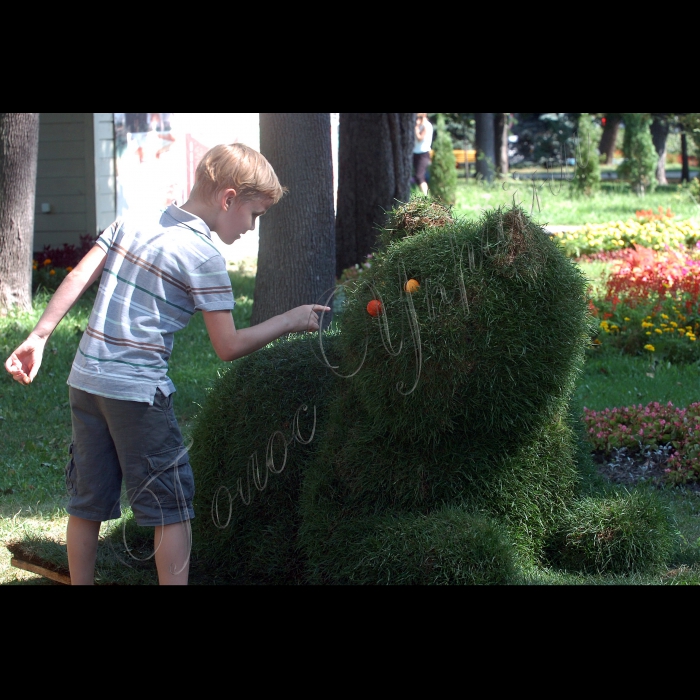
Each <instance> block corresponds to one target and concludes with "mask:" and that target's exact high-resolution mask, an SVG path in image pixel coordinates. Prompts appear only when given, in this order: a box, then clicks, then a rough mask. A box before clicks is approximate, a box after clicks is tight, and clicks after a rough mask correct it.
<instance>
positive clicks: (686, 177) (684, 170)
mask: <svg viewBox="0 0 700 700" xmlns="http://www.w3.org/2000/svg"><path fill="white" fill-rule="evenodd" d="M681 182H690V167H689V164H688V137H687V136H686V134H685V131H683V132H682V133H681Z"/></svg>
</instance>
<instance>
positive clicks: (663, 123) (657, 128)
mask: <svg viewBox="0 0 700 700" xmlns="http://www.w3.org/2000/svg"><path fill="white" fill-rule="evenodd" d="M651 116H652V120H651V127H650V129H651V140H652V142H653V144H654V148H655V149H656V154H657V155H658V157H659V160H658V162H657V164H656V181H657V182H658V183H659V184H660V185H668V180H667V179H666V139H667V138H668V131H669V127H670V124H669V117H670V115H669V114H652V115H651Z"/></svg>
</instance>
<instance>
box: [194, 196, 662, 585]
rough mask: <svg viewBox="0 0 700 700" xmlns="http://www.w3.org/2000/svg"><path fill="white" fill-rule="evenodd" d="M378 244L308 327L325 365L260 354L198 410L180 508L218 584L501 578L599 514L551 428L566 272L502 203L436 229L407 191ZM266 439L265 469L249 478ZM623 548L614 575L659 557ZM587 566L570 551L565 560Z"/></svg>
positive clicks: (574, 329)
mask: <svg viewBox="0 0 700 700" xmlns="http://www.w3.org/2000/svg"><path fill="white" fill-rule="evenodd" d="M382 240H383V241H384V243H385V246H386V247H385V248H384V249H383V250H382V251H380V252H378V254H377V255H376V256H375V259H374V261H373V264H372V267H371V268H370V269H369V270H368V271H366V272H365V273H363V275H362V277H361V278H360V279H359V280H358V281H357V282H356V283H355V284H354V285H350V286H349V287H348V288H347V290H346V295H347V296H346V299H345V303H344V308H343V310H342V312H341V314H340V317H339V320H338V331H335V332H333V333H330V334H325V335H326V338H325V346H326V348H327V350H326V353H327V354H326V362H322V361H321V360H322V357H321V354H320V353H319V351H318V349H315V348H314V345H312V344H310V343H309V342H308V341H307V340H305V339H295V338H293V339H290V340H288V341H284V342H278V343H275V344H272V345H270V346H268V348H265V349H264V350H262V351H260V352H259V353H257V354H256V355H255V356H253V357H251V358H248V359H247V361H246V362H239V363H237V365H236V368H235V369H234V370H232V371H231V372H229V373H227V374H226V375H224V376H223V377H222V378H221V379H220V380H219V382H218V383H217V386H215V388H214V389H213V390H212V392H211V393H210V394H209V395H208V396H207V400H206V402H205V404H204V406H203V410H202V412H201V413H200V414H199V415H198V416H197V419H196V424H195V429H194V432H193V435H194V439H195V445H196V447H194V448H193V452H192V457H193V466H194V468H195V478H196V481H197V483H198V484H199V489H200V496H199V500H198V503H197V507H198V511H199V512H200V513H202V512H204V513H205V514H208V513H209V512H211V516H212V517H209V516H208V515H207V516H206V517H205V518H204V519H199V520H198V521H195V542H196V543H197V547H198V551H199V555H200V556H202V557H204V558H205V559H207V560H208V561H211V562H212V563H214V562H216V566H217V567H218V568H219V571H229V572H230V573H231V575H232V577H234V578H235V579H240V578H241V577H245V576H250V577H251V578H252V579H253V580H256V581H262V582H294V583H326V584H344V583H362V584H378V583H392V582H401V583H420V584H425V583H466V582H470V583H477V582H478V583H504V582H509V581H512V580H514V578H518V577H520V578H522V577H524V576H525V573H524V572H525V571H527V570H528V569H529V568H531V567H535V566H537V565H538V564H541V563H542V562H544V561H545V553H546V552H548V551H549V550H548V549H547V547H550V548H551V545H550V543H551V542H552V541H554V540H555V535H556V533H560V532H562V531H563V530H564V529H565V528H566V527H567V526H568V525H569V524H571V523H573V524H574V525H575V524H576V523H577V522H578V519H577V514H578V513H581V508H582V505H581V504H585V503H588V502H589V501H590V502H593V503H597V500H596V499H597V498H599V496H598V495H597V494H596V491H595V489H594V480H592V479H590V478H589V477H590V472H591V469H590V459H589V457H588V456H586V458H585V459H581V457H582V450H581V444H580V436H579V435H578V434H577V431H576V430H575V428H574V425H573V424H572V422H571V421H570V418H569V411H570V400H571V398H572V395H573V392H574V390H575V385H576V381H577V380H578V378H579V376H580V373H581V372H582V367H583V362H584V354H585V348H586V347H587V345H588V342H589V338H590V333H591V326H590V319H589V316H588V312H587V305H586V294H585V292H586V286H587V280H586V278H585V277H584V275H583V274H582V273H581V270H580V269H579V267H578V266H577V265H575V264H574V263H573V262H572V261H570V260H569V259H568V258H566V257H565V256H564V255H563V254H562V252H561V250H560V248H559V247H558V246H557V245H556V244H555V243H554V242H553V241H552V240H551V239H550V237H549V236H548V235H547V234H546V233H545V232H544V231H543V230H542V229H541V228H540V227H539V226H538V225H537V224H535V223H534V222H533V221H531V220H530V219H529V218H528V217H527V215H526V214H525V213H524V212H523V211H522V210H521V209H518V208H514V209H501V208H496V209H492V210H489V211H487V212H485V213H484V214H483V215H482V216H481V217H480V218H479V219H478V220H476V221H475V220H470V219H454V218H453V217H452V216H450V215H449V212H447V211H446V210H442V212H441V210H440V208H439V207H437V206H436V205H434V204H431V203H430V202H429V201H427V200H426V199H424V198H416V199H414V200H412V202H410V203H409V204H408V205H404V206H403V207H400V208H399V209H397V210H395V211H394V212H392V220H391V223H390V225H389V226H388V227H387V229H386V230H385V231H384V232H383V234H382ZM407 279H415V280H417V281H418V282H419V283H420V287H419V288H418V289H417V290H416V291H414V292H413V293H412V294H408V293H406V292H404V285H405V283H406V281H407ZM372 300H378V301H380V302H381V305H382V313H380V314H379V315H376V316H372V315H370V314H368V313H367V306H368V302H370V301H372ZM322 338H323V337H322ZM302 403H304V404H307V405H310V404H313V405H315V406H316V407H317V409H318V408H319V407H321V410H320V411H319V413H318V415H319V416H320V417H319V419H318V422H317V426H316V431H317V432H316V434H315V436H314V439H313V441H312V442H311V443H310V444H308V445H303V446H302V445H300V444H298V441H295V440H294V439H293V437H292V436H291V435H292V434H291V433H290V427H289V426H290V425H291V424H292V423H293V416H294V415H295V411H296V410H297V408H298V407H299V405H300V404H302ZM276 431H279V432H276ZM274 435H279V436H280V437H279V438H278V449H279V450H282V449H283V446H284V443H286V444H287V447H288V448H289V450H288V455H287V463H286V466H285V469H284V471H283V473H282V474H279V473H277V472H278V469H277V468H276V467H275V468H272V466H271V465H270V466H269V467H268V468H267V469H266V468H265V460H264V457H263V455H264V454H265V453H266V446H267V445H269V444H271V445H274V444H275V443H274V437H272V440H271V436H274ZM276 454H279V453H276ZM256 465H257V466H256ZM249 484H252V485H249ZM621 498H622V500H623V501H624V497H621ZM586 499H588V500H586ZM623 505H624V503H623ZM601 507H602V508H604V507H605V506H601ZM630 508H631V506H630ZM623 510H624V508H623ZM638 522H639V525H640V530H639V532H637V533H636V537H637V539H636V540H635V541H636V542H638V543H640V547H642V548H644V542H645V539H646V540H647V545H648V546H647V547H646V549H649V548H651V549H654V548H656V550H658V551H662V550H663V551H666V550H664V546H665V544H664V543H665V542H666V540H665V539H664V537H665V536H666V535H665V532H661V530H660V529H657V530H653V529H649V528H646V526H645V522H644V521H643V518H640V519H639V521H638ZM456 523H462V526H461V527H457V529H456V530H455V528H456ZM230 527H233V530H232V531H231V532H227V530H228V528H230ZM629 527H630V528H634V527H635V525H634V520H633V519H632V520H630V523H629ZM233 533H235V534H233ZM662 540H663V542H662ZM550 556H551V552H550ZM625 556H626V557H627V559H626V561H629V558H630V557H632V558H635V557H636V559H635V565H634V567H632V569H631V570H632V571H645V570H647V569H649V568H650V567H652V566H656V564H657V563H658V562H657V560H656V559H654V560H653V561H651V560H649V559H648V558H645V556H646V555H643V554H640V553H639V552H638V550H637V548H636V546H635V547H633V548H632V550H631V552H627V553H626V554H625ZM660 556H661V555H660ZM598 562H599V553H598V552H597V551H588V552H587V553H585V552H584V554H582V555H581V556H580V557H579V558H578V559H577V562H576V567H574V568H576V569H577V570H578V571H580V572H581V573H582V574H586V573H588V571H589V569H590V567H591V566H592V567H594V568H595V567H596V566H597V565H598ZM567 567H569V568H570V567H571V563H570V561H569V560H567ZM597 570H598V569H596V571H597Z"/></svg>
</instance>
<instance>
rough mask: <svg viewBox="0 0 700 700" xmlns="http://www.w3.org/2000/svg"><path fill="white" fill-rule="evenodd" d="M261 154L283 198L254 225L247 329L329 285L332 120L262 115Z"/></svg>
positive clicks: (318, 299) (319, 299) (315, 298)
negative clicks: (253, 266) (282, 190)
mask: <svg viewBox="0 0 700 700" xmlns="http://www.w3.org/2000/svg"><path fill="white" fill-rule="evenodd" d="M260 152H261V153H262V154H263V155H264V156H265V157H266V158H267V159H268V160H269V161H270V163H271V165H272V167H273V168H274V169H275V172H276V173H277V176H278V178H279V180H280V182H281V183H282V185H284V186H285V187H287V188H288V189H289V192H288V194H286V195H285V196H284V197H282V199H281V200H280V201H279V202H278V203H277V204H276V205H275V206H273V207H271V208H270V210H269V211H268V212H267V213H266V214H265V216H263V217H261V219H260V241H259V244H258V246H259V247H258V270H257V275H256V277H255V301H254V303H253V313H252V317H251V324H253V325H255V324H257V323H260V322H261V321H265V320H266V319H268V318H271V317H272V316H276V315H277V314H280V313H283V312H284V311H287V310H288V309H290V308H292V307H295V306H300V305H302V304H314V303H324V302H325V301H326V299H327V297H328V295H329V294H330V293H331V292H332V291H333V288H334V286H335V276H334V271H335V226H334V211H333V156H332V152H331V121H330V114H317V113H276V114H271V113H261V114H260ZM325 321H326V322H325V323H324V326H326V327H327V325H328V323H330V314H327V315H326V317H325Z"/></svg>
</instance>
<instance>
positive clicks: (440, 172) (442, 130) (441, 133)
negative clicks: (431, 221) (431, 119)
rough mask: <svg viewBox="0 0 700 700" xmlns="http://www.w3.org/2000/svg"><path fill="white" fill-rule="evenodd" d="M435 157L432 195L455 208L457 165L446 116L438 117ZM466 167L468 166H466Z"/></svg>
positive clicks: (431, 171)
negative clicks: (446, 124)
mask: <svg viewBox="0 0 700 700" xmlns="http://www.w3.org/2000/svg"><path fill="white" fill-rule="evenodd" d="M432 146H433V156H432V158H431V161H430V194H431V195H432V196H433V197H434V198H435V199H437V200H438V201H439V202H443V203H444V204H447V205H449V206H454V205H455V203H456V202H457V164H456V162H455V154H454V151H453V145H452V137H451V136H450V133H449V131H447V128H446V127H445V115H444V114H438V115H437V123H436V125H435V138H434V139H433V144H432ZM465 167H466V166H465Z"/></svg>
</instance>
